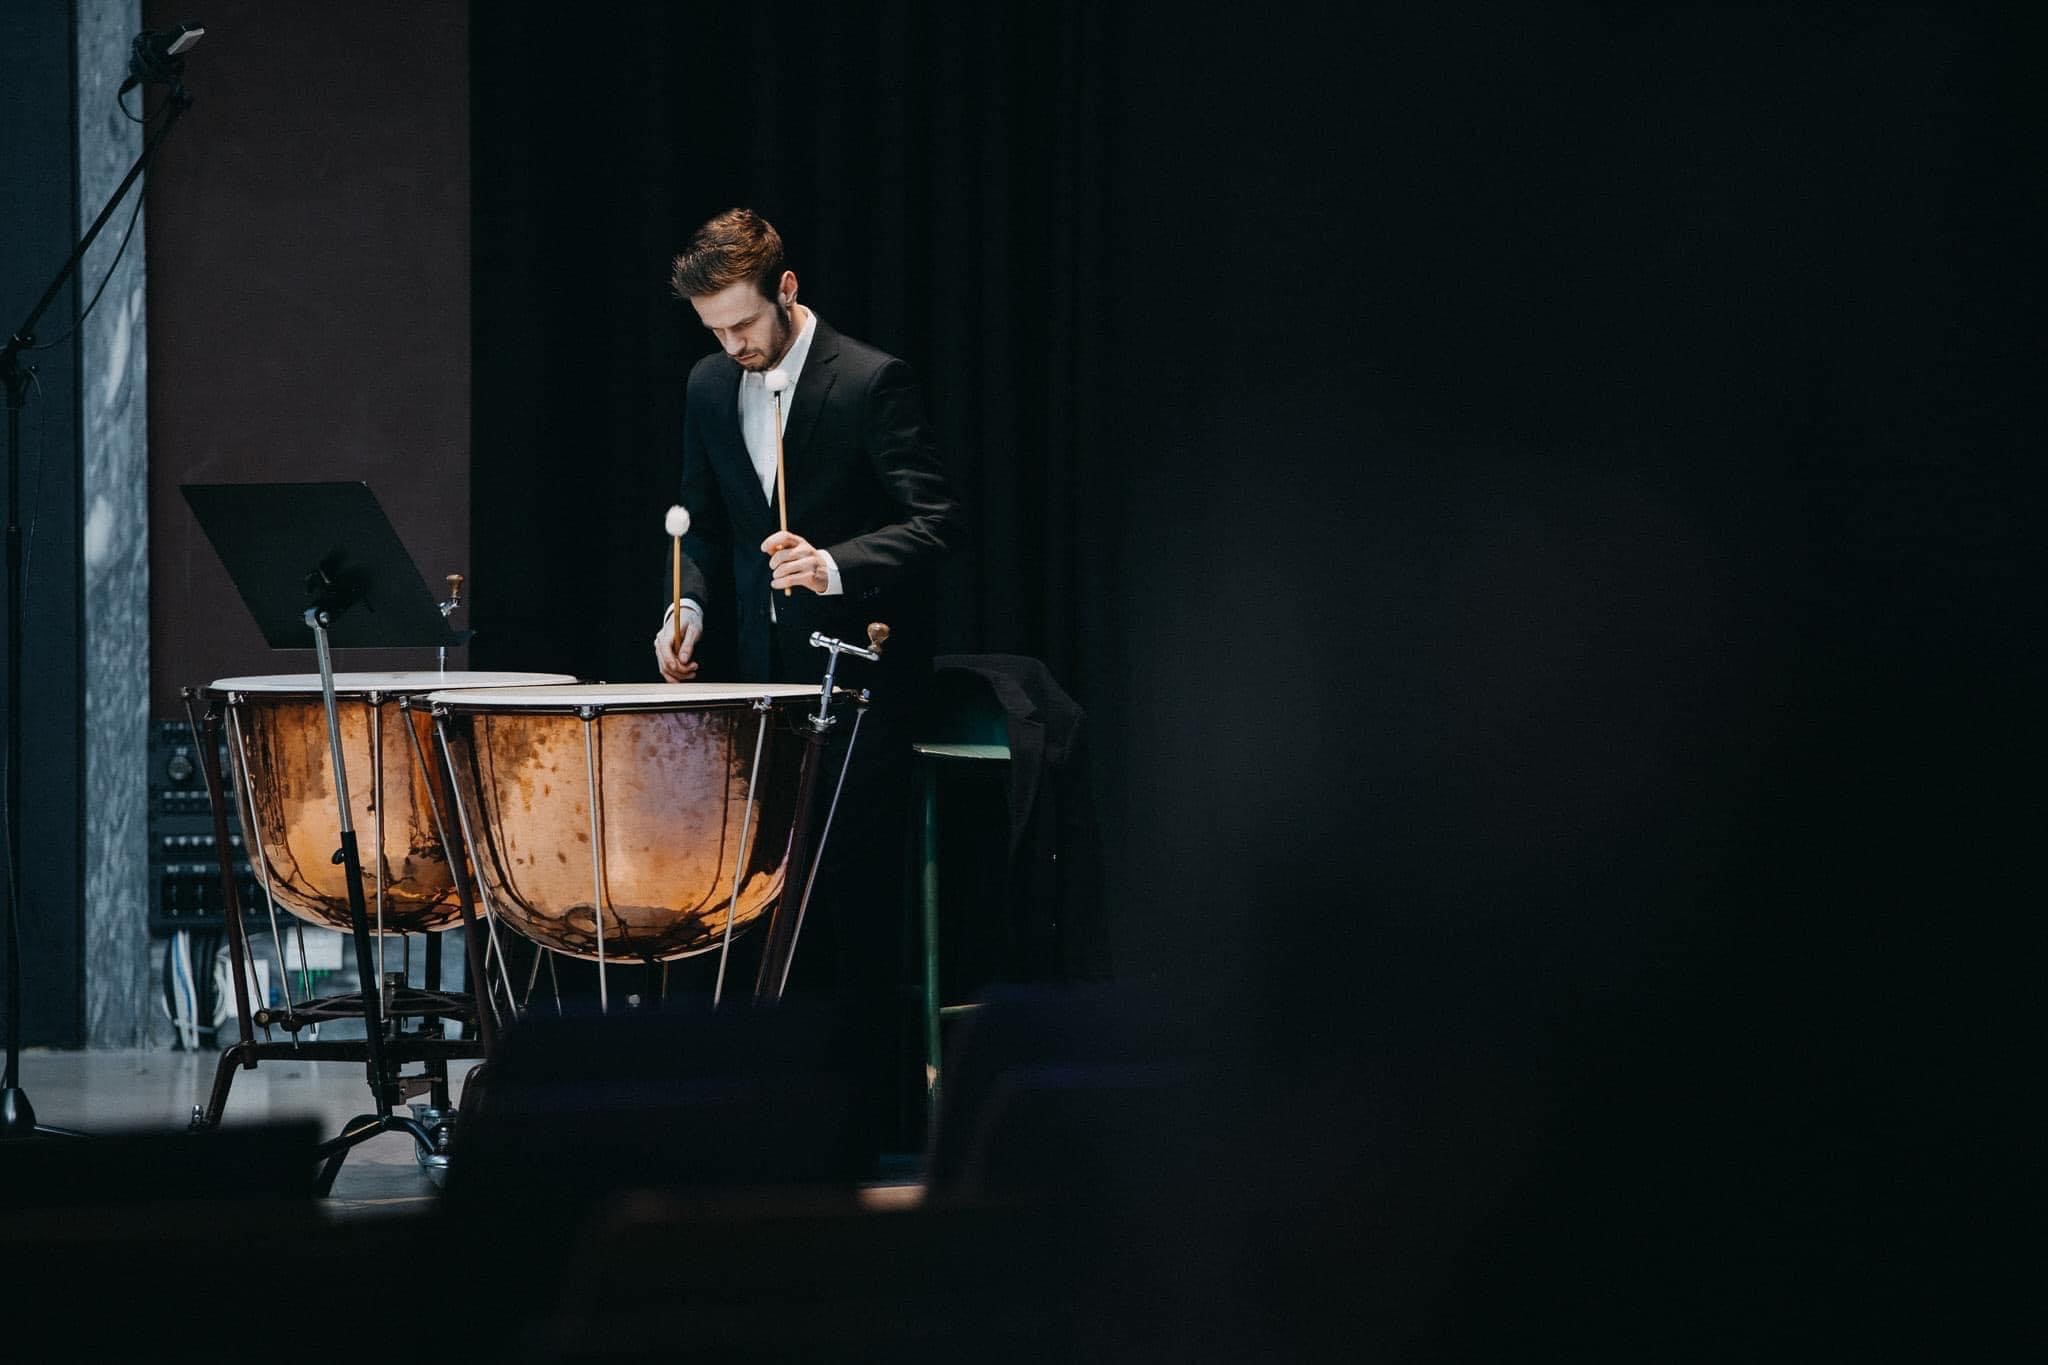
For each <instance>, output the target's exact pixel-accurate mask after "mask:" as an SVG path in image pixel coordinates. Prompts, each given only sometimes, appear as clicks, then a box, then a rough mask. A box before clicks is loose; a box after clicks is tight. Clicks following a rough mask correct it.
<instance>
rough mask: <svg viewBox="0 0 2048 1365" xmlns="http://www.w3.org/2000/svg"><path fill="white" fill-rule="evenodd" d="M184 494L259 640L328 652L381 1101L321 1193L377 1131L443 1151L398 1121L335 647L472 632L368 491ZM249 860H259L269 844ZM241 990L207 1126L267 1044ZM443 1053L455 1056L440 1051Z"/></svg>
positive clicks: (228, 893) (335, 1149) (241, 984)
mask: <svg viewBox="0 0 2048 1365" xmlns="http://www.w3.org/2000/svg"><path fill="white" fill-rule="evenodd" d="M180 491H181V492H182V493H184V495H185V501H186V503H187V504H188V505H190V507H191V508H192V512H193V515H194V516H196V517H197V518H198V519H199V524H200V527H201V528H202V529H203V530H204V531H205V532H206V537H207V539H208V540H210V541H212V542H213V548H214V551H215V552H216V553H217V554H218V555H219V556H220V560H221V564H222V565H223V566H224V567H225V568H226V569H227V571H228V577H229V578H230V579H232V580H233V581H234V585H235V590H236V591H237V592H239V593H240V594H241V595H242V602H243V604H244V605H245V606H246V607H248V609H249V614H250V615H251V616H252V617H254V618H255V621H256V625H257V628H258V629H259V630H261V631H262V632H263V638H264V640H265V642H266V643H268V644H269V645H270V647H271V648H272V649H306V648H309V647H310V648H312V649H313V650H315V651H316V653H317V654H318V657H319V666H320V691H321V699H322V701H323V702H324V704H325V707H326V712H327V740H328V746H329V750H330V757H331V761H332V763H333V765H334V777H335V788H336V796H337V804H338V806H339V808H340V809H339V820H338V833H339V840H338V851H337V852H336V854H335V860H336V861H337V862H339V863H341V864H342V865H343V867H344V869H345V872H346V878H345V880H346V883H347V886H348V908H349V924H350V928H351V935H350V936H351V937H352V938H353V939H354V941H355V949H356V970H357V974H358V975H359V976H360V977H361V979H362V1018H363V1032H364V1059H365V1061H366V1062H367V1064H368V1069H369V1078H370V1088H371V1090H372V1092H373V1093H374V1095H375V1097H376V1113H374V1114H366V1115H363V1116H361V1117H359V1118H357V1119H355V1120H353V1121H351V1122H350V1123H349V1124H348V1125H347V1126H346V1127H345V1128H344V1129H343V1131H342V1133H341V1134H340V1135H339V1136H338V1137H335V1138H333V1139H330V1140H329V1141H328V1142H326V1143H324V1144H322V1146H321V1147H320V1150H319V1157H320V1159H321V1160H322V1161H323V1162H325V1163H326V1165H325V1169H324V1171H323V1174H322V1177H321V1179H320V1182H319V1189H320V1192H321V1193H323V1194H324V1193H326V1192H327V1190H328V1189H330V1188H331V1187H332V1185H333V1180H334V1175H335V1173H336V1171H337V1170H338V1169H339V1168H340V1165H341V1161H342V1159H343V1158H344V1157H345V1156H346V1155H347V1153H348V1151H349V1150H350V1149H351V1148H353V1147H354V1146H355V1145H356V1144H358V1143H360V1142H363V1141H366V1140H367V1139H369V1138H371V1137H374V1136H376V1135H377V1134H379V1133H384V1132H405V1133H409V1134H410V1135H411V1136H412V1138H413V1140H414V1141H415V1142H416V1143H418V1144H419V1146H420V1148H421V1151H422V1153H423V1155H432V1154H434V1153H435V1151H436V1144H435V1140H434V1136H433V1134H432V1133H431V1132H429V1130H428V1129H427V1127H426V1126H425V1125H424V1124H422V1123H421V1122H420V1121H419V1120H417V1119H415V1118H409V1117H401V1116H399V1115H395V1114H393V1113H392V1105H393V1102H394V1098H395V1096H396V1094H397V1092H398V1078H397V1075H396V1072H395V1070H393V1069H389V1067H388V1063H389V1060H390V1059H389V1058H388V1057H387V1048H386V1039H385V1038H384V1018H383V1010H382V1007H381V1005H380V1003H379V998H378V997H379V991H380V985H381V983H380V982H379V979H378V976H377V971H376V961H375V957H374V956H373V954H372V951H371V943H370V925H369V912H368V908H367V906H366V905H365V904H364V900H363V887H362V861H361V856H360V854H359V852H358V850H357V845H356V833H355V828H354V824H353V817H352V816H351V814H350V811H349V795H348V774H347V771H346V769H345V768H344V766H343V762H342V749H341V721H340V713H339V710H338V708H337V704H336V701H335V695H334V665H333V660H332V657H331V655H330V653H329V651H330V650H331V649H346V648H397V649H410V648H425V647H439V648H446V647H447V646H449V645H455V644H461V643H462V642H463V641H464V640H466V639H468V638H469V632H467V631H457V630H455V629H453V628H452V627H451V626H450V625H449V624H448V620H447V617H446V616H445V615H443V613H442V610H441V606H440V604H439V603H437V602H436V601H435V600H434V596H433V594H432V593H431V592H429V591H428V590H427V585H426V580H425V579H423V578H422V577H421V576H420V571H419V567H418V566H417V565H416V564H414V563H413V560H412V557H411V556H410V555H409V554H407V553H406V550H405V547H404V545H403V544H401V543H400V541H399V539H398V533H397V532H396V531H395V530H394V529H393V528H392V525H391V522H390V519H389V518H387V517H386V516H385V515H384V509H383V508H382V506H380V505H379V504H378V502H377V498H376V495H375V494H373V493H372V492H371V491H370V486H369V485H368V484H366V483H361V482H353V483H350V482H336V483H272V484H184V485H181V487H180ZM199 749H200V754H201V756H202V759H203V760H204V762H205V765H206V768H207V778H208V781H207V786H208V792H209V795H210V796H211V797H212V798H213V806H214V824H215V830H216V842H217V844H218V846H219V852H220V857H221V861H222V872H223V876H222V880H223V883H224V887H223V891H224V898H225V899H226V910H227V918H228V926H229V932H230V934H231V936H233V937H235V939H236V942H237V944H238V945H239V943H240V933H241V906H240V903H239V897H238V896H236V894H235V889H234V881H233V877H232V875H230V873H229V863H228V856H229V855H228V839H227V831H226V824H225V801H224V798H223V796H222V794H221V788H220V782H219V775H218V769H219V758H218V751H217V745H216V743H215V742H214V735H213V734H212V733H209V734H208V735H207V736H206V737H205V738H204V739H202V740H201V742H200V744H199ZM252 852H253V853H254V854H255V856H258V857H260V856H262V854H261V851H260V850H252ZM460 889H461V890H462V894H463V911H464V914H463V920H464V923H465V924H466V925H467V924H471V923H472V913H471V908H470V905H469V899H468V894H467V888H466V886H462V887H461V888H460ZM469 938H470V941H471V943H472V945H473V944H474V940H475V935H474V934H473V933H472V934H470V935H469ZM244 951H246V950H245V949H244ZM472 966H474V961H472ZM481 984H482V982H481V979H480V978H479V979H477V980H474V981H472V983H471V985H472V990H473V991H474V990H475V989H477V988H478V987H480V986H481ZM235 995H236V1004H237V1006H238V1007H239V1009H240V1011H241V1017H242V1030H243V1039H242V1046H241V1047H240V1048H238V1049H235V1050H234V1051H232V1052H230V1053H229V1054H228V1055H226V1056H224V1057H223V1058H222V1061H221V1071H222V1077H221V1078H220V1079H218V1080H217V1081H216V1084H215V1093H214V1104H213V1105H212V1106H210V1108H209V1111H208V1113H207V1116H206V1117H207V1120H208V1121H209V1122H214V1121H217V1120H218V1117H219V1114H218V1110H219V1108H220V1105H221V1103H222V1102H224V1100H225V1098H226V1096H225V1085H224V1084H222V1081H224V1080H225V1079H227V1078H228V1077H231V1076H232V1074H233V1067H234V1064H235V1062H236V1061H237V1060H240V1062H241V1064H242V1065H244V1066H245V1067H253V1066H254V1065H255V1064H256V1058H257V1056H258V1055H259V1053H260V1052H261V1050H262V1047H263V1045H259V1044H257V1043H256V1042H255V1039H254V1035H253V1033H252V1032H251V1031H250V1026H249V1020H250V1014H249V1009H248V999H247V996H248V987H247V984H246V982H245V980H244V972H243V969H242V965H241V963H239V962H238V963H237V970H236V972H235ZM479 1012H481V1010H480V1011H479ZM440 1041H443V1042H446V1041H447V1040H440ZM275 1046H283V1045H275ZM312 1046H313V1047H317V1048H319V1050H320V1051H321V1052H322V1053H326V1052H329V1049H328V1048H327V1047H326V1045H321V1044H315V1045H312ZM350 1047H351V1045H350V1044H348V1043H345V1042H343V1043H337V1044H335V1045H334V1048H335V1049H338V1050H337V1051H333V1052H332V1054H331V1055H335V1056H342V1057H347V1056H350V1055H351V1052H350ZM285 1053H286V1054H289V1055H295V1056H299V1057H305V1056H308V1055H311V1054H309V1051H308V1045H305V1044H299V1043H296V1042H295V1043H293V1044H292V1045H290V1046H289V1047H286V1048H285ZM281 1055H284V1054H281ZM437 1055H442V1056H444V1057H445V1055H452V1054H449V1053H448V1051H447V1049H445V1048H443V1049H441V1050H439V1052H438V1053H437ZM465 1055H468V1054H467V1053H465Z"/></svg>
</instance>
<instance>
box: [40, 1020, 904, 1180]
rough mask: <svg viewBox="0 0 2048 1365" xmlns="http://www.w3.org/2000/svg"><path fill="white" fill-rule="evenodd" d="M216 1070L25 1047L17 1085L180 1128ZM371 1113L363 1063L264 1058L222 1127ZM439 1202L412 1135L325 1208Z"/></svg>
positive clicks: (399, 1138) (362, 1149)
mask: <svg viewBox="0 0 2048 1365" xmlns="http://www.w3.org/2000/svg"><path fill="white" fill-rule="evenodd" d="M219 1065H220V1054H219V1053H218V1052H211V1051H202V1052H171V1051H139V1050H119V1051H117V1050H106V1051H89V1050H71V1049H53V1048H24V1049H23V1050H22V1054H21V1088H22V1089H23V1090H24V1091H25V1092H26V1093H27V1095H28V1099H29V1103H31V1104H33V1105H34V1106H35V1110H36V1120H37V1122H39V1123H42V1124H45V1125H48V1126H50V1127H56V1128H70V1129H75V1130H78V1131H80V1132H85V1133H98V1134H110V1133H115V1132H134V1131H138V1130H159V1131H161V1130H182V1129H184V1128H185V1127H186V1125H188V1124H189V1123H190V1122H191V1118H192V1108H193V1106H194V1105H204V1104H205V1103H206V1099H207V1096H208V1095H209V1094H210V1093H211V1092H212V1089H213V1077H214V1071H215V1070H216V1068H217V1067H218V1066H219ZM475 1065H476V1063H475V1062H473V1061H462V1062H454V1063H451V1064H450V1065H449V1083H450V1087H451V1089H452V1090H453V1092H454V1100H455V1104H456V1107H457V1108H458V1109H459V1108H460V1107H461V1103H462V1081H463V1079H464V1078H465V1077H466V1076H467V1075H468V1072H469V1069H470V1068H471V1067H473V1066H475ZM372 1108H373V1105H372V1103H371V1099H370V1090H369V1086H368V1084H367V1083H366V1082H365V1080H364V1077H363V1066H362V1064H361V1063H360V1062H274V1061H267V1062H263V1063H261V1064H259V1065H258V1066H257V1067H256V1068H255V1069H254V1070H253V1071H239V1072H237V1073H236V1074H235V1081H234V1085H233V1087H232V1088H231V1089H230V1090H229V1091H228V1104H227V1110H226V1113H225V1114H224V1115H223V1116H222V1119H221V1122H222V1125H223V1126H224V1127H226V1126H231V1125H234V1124H237V1123H262V1122H265V1121H269V1120H274V1119H296V1118H311V1119H313V1120H314V1121H315V1122H316V1123H317V1124H318V1125H319V1128H320V1132H321V1134H322V1136H323V1137H325V1136H331V1135H333V1134H336V1133H339V1132H340V1131H341V1130H342V1128H343V1126H344V1125H346V1124H347V1123H348V1122H349V1120H351V1119H353V1118H355V1117H357V1116H358V1115H360V1114H364V1113H367V1112H370V1111H371V1110H372ZM400 1112H401V1113H404V1112H410V1111H406V1110H401V1111H400ZM889 1167H890V1169H891V1170H892V1172H900V1173H897V1174H892V1177H891V1178H889V1179H885V1180H882V1181H878V1182H875V1183H874V1184H871V1185H869V1186H868V1187H866V1189H865V1190H864V1192H863V1197H864V1200H865V1202H867V1203H868V1204H869V1205H870V1206H871V1207H878V1208H883V1207H902V1206H904V1205H906V1204H914V1203H916V1202H917V1200H918V1198H919V1197H920V1196H921V1194H922V1185H921V1184H920V1183H919V1181H918V1180H917V1179H916V1175H915V1162H914V1160H913V1158H911V1157H909V1156H905V1157H902V1158H899V1159H897V1160H896V1161H893V1162H891V1163H889ZM439 1197H440V1186H439V1184H438V1183H437V1180H436V1175H435V1173H433V1172H430V1171H428V1170H427V1169H426V1168H425V1167H423V1166H421V1165H420V1163H419V1161H418V1160H417V1159H416V1157H415V1155H414V1144H413V1141H412V1139H411V1138H410V1137H408V1136H406V1135H405V1134H403V1133H383V1134H380V1135H378V1136H377V1137H373V1138H370V1139H369V1140H367V1141H365V1142H363V1143H361V1144H359V1145H358V1146H357V1147H356V1148H355V1149H354V1150H353V1151H351V1152H350V1153H349V1154H348V1159H347V1160H346V1161H344V1162H343V1163H342V1166H341V1170H340V1172H339V1173H338V1174H337V1175H336V1176H335V1179H334V1189H333V1191H332V1192H331V1193H330V1194H329V1195H328V1197H327V1198H326V1199H324V1200H322V1201H321V1207H322V1208H323V1209H324V1210H325V1211H327V1212H329V1213H331V1214H332V1215H333V1216H335V1217H337V1218H354V1217H374V1216H377V1215H379V1214H386V1213H414V1212H424V1211H427V1210H429V1209H431V1208H432V1207H433V1206H434V1203H435V1201H436V1200H437V1199H438V1198H439Z"/></svg>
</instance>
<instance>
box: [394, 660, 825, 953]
mask: <svg viewBox="0 0 2048 1365" xmlns="http://www.w3.org/2000/svg"><path fill="white" fill-rule="evenodd" d="M817 696H818V689H817V688H816V687H810V686H804V685H801V684H793V683H791V684H783V683H755V684H730V685H726V684H712V683H659V684H594V685H585V686H576V687H536V688H518V689H497V690H483V691H476V690H449V691H441V692H435V693H432V694H431V695H429V696H428V698H427V704H428V705H430V706H431V707H432V708H433V711H434V716H435V718H436V723H437V724H439V725H440V726H441V728H442V731H443V733H444V734H445V735H446V736H447V739H448V747H449V752H450V754H451V756H452V764H453V771H454V779H455V801H456V806H457V809H458V813H459V815H460V816H461V821H462V828H463V831H464V837H465V838H466V839H467V840H468V841H469V845H470V865H471V866H472V867H473V868H474V869H475V872H476V879H477V889H478V897H479V903H480V906H481V907H482V908H484V909H487V910H489V911H490V912H491V913H492V914H493V915H494V916H496V917H497V918H498V919H499V920H500V921H502V922H503V923H505V924H506V925H509V926H510V927H511V928H512V929H514V930H515V931H517V932H518V933H519V934H521V935H522V936H524V937H526V938H528V939H531V940H532V941H533V942H535V943H538V944H540V945H541V946H542V947H545V948H550V949H553V950H554V951H556V952H561V953H567V954H570V955H572V956H575V957H580V958H586V959H590V960H593V961H613V960H625V961H633V960H637V961H643V962H662V961H668V960H671V959H674V958H680V957H688V956H690V955H691V954H694V953H701V952H705V951H707V950H709V949H712V948H716V947H718V946H719V944H720V942H721V941H723V940H725V939H726V938H727V930H728V927H730V929H731V931H732V933H733V934H734V935H736V934H738V933H739V932H740V931H741V930H744V929H745V928H746V927H747V926H748V925H750V924H752V923H753V922H754V921H755V920H757V919H759V918H760V917H761V916H762V915H763V914H764V913H765V912H766V911H767V910H768V909H769V908H770V907H771V906H772V905H773V904H774V903H775V901H776V898H777V897H778V896H779V895H780V894H781V892H782V888H783V878H784V872H785V869H786V866H787V863H788V859H789V849H790V836H791V831H792V827H793V820H794V816H795V813H796V800H797V792H798V790H799V787H800V783H801V777H802V772H803V765H804V763H805V762H807V761H808V755H809V753H810V750H809V748H808V746H807V745H806V744H805V742H804V738H803V734H802V731H801V729H800V727H801V726H802V725H803V712H804V711H805V709H806V703H815V701H816V699H817ZM757 752H758V768H757ZM736 888H737V889H736Z"/></svg>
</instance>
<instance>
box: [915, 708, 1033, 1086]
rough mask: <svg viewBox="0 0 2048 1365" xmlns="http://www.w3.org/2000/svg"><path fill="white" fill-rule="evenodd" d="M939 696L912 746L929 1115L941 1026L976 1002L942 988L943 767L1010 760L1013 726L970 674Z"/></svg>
mask: <svg viewBox="0 0 2048 1365" xmlns="http://www.w3.org/2000/svg"><path fill="white" fill-rule="evenodd" d="M934 694H935V696H936V698H937V704H936V705H935V707H934V709H933V713H932V717H931V723H930V724H929V725H928V727H927V732H928V734H929V736H930V737H929V738H927V739H925V740H922V741H919V742H917V743H913V744H912V745H911V746H910V748H911V752H912V753H913V754H914V755H915V762H916V765H917V792H918V804H919V808H920V816H919V823H918V840H917V854H918V864H919V868H920V885H919V894H918V905H919V911H920V914H921V916H922V921H923V935H922V937H923V943H922V945H921V946H922V949H923V953H924V980H923V982H922V987H921V990H920V995H921V996H922V999H923V1005H924V1088H925V1109H926V1114H927V1116H931V1115H936V1114H937V1113H938V1106H939V1070H940V1046H939V1025H940V1022H941V1021H943V1020H946V1019H953V1018H957V1017H959V1016H960V1015H963V1014H967V1013H970V1012H971V1011H972V1010H973V1009H974V1008H975V1007H974V1006H973V1005H971V1004H954V1005H949V1004H947V1003H946V1002H945V995H944V992H943V990H942V989H941V987H940V984H939V769H940V767H941V766H943V765H948V764H961V763H1007V762H1009V761H1010V745H1009V728H1008V723H1007V722H1006V720H1005V719H1004V717H1003V714H1002V711H1001V709H1000V708H999V707H997V705H996V703H995V698H994V696H993V695H992V694H991V693H990V692H989V690H988V686H987V684H986V683H984V682H982V681H981V680H980V679H979V678H971V677H969V676H968V675H966V674H957V675H956V674H948V673H946V672H944V671H942V672H940V674H939V675H938V677H937V679H936V685H935V687H934Z"/></svg>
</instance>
